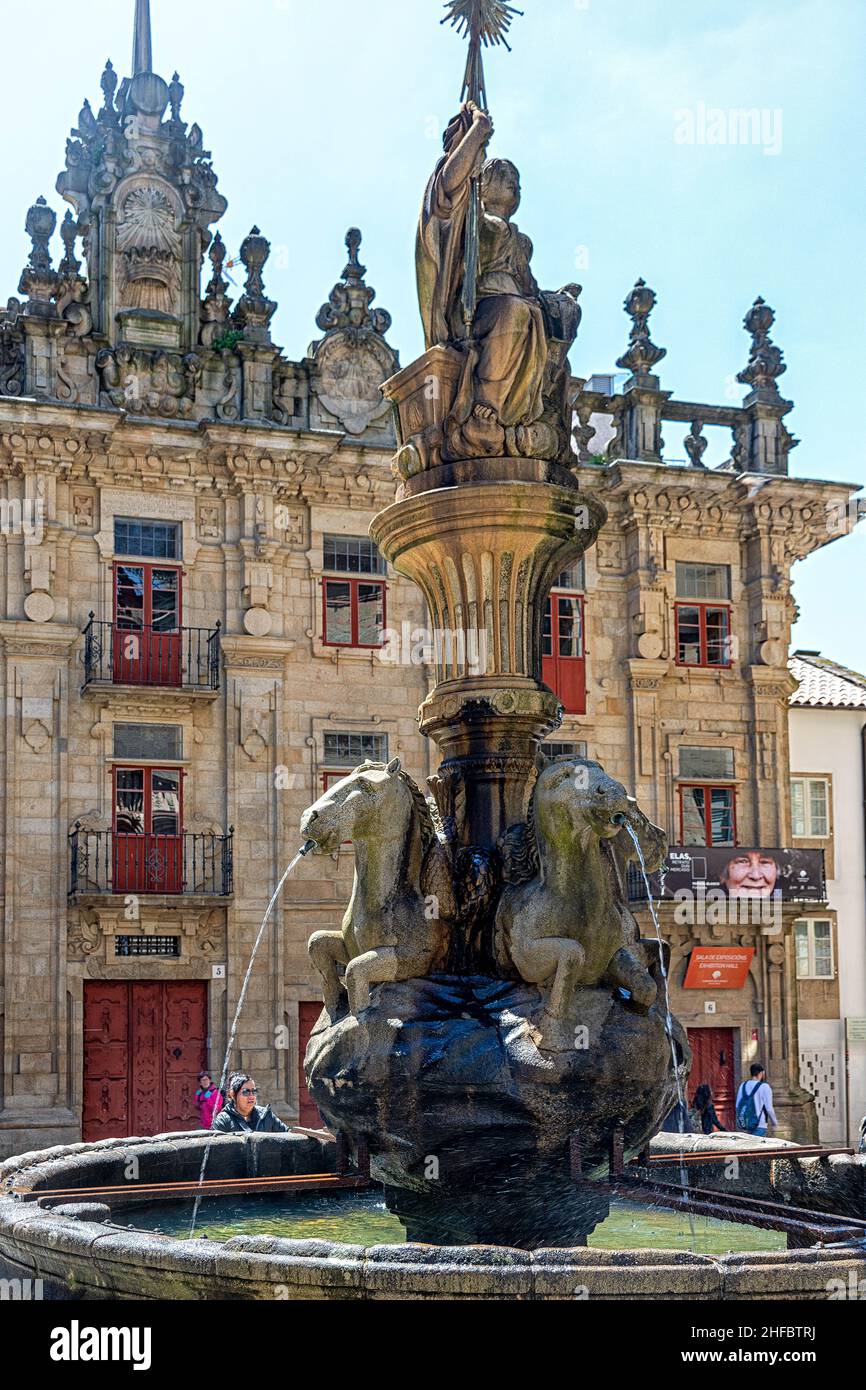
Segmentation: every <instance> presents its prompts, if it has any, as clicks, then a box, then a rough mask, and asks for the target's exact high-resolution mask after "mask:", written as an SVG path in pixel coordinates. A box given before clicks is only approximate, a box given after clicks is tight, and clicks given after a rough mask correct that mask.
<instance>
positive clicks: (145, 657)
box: [112, 564, 183, 686]
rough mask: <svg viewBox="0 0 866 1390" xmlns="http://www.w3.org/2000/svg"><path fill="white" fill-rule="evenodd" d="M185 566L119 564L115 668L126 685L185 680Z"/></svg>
mask: <svg viewBox="0 0 866 1390" xmlns="http://www.w3.org/2000/svg"><path fill="white" fill-rule="evenodd" d="M181 578H182V576H181V571H180V570H179V569H178V568H176V567H175V568H169V567H168V566H162V565H127V564H116V565H115V567H114V636H113V644H112V673H113V679H114V681H115V683H116V684H120V685H161V686H168V685H180V684H181V680H182V663H183V635H182V633H181V626H180V623H181Z"/></svg>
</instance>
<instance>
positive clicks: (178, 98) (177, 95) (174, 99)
mask: <svg viewBox="0 0 866 1390" xmlns="http://www.w3.org/2000/svg"><path fill="white" fill-rule="evenodd" d="M185 90H186V89H185V87H184V85H183V83H182V82H181V80H180V73H177V72H176V73H175V74H174V76H173V77H172V79H171V85H170V86H169V89H168V99H169V101H170V102H171V119H172V120H173V121H177V122H178V123H179V122H180V108H181V103H182V102H183V98H184V92H185Z"/></svg>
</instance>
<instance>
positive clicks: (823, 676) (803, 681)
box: [788, 652, 866, 709]
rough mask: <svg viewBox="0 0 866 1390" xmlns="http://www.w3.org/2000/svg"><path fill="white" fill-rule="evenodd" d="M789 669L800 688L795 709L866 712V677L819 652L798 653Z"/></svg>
mask: <svg viewBox="0 0 866 1390" xmlns="http://www.w3.org/2000/svg"><path fill="white" fill-rule="evenodd" d="M788 667H789V669H790V671H791V674H792V676H793V677H794V679H795V680H797V681H799V682H800V684H799V687H798V688H797V690H795V691H794V694H793V695H792V696H791V701H790V703H791V704H792V705H800V706H811V707H812V708H821V709H866V676H861V675H860V673H859V671H851V670H849V669H848V667H847V666H840V665H838V663H837V662H835V661H828V660H827V658H826V657H823V656H821V655H820V653H818V652H795V653H794V655H793V656H792V657H791V659H790V661H789V662H788Z"/></svg>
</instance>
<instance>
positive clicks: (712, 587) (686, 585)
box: [677, 560, 731, 599]
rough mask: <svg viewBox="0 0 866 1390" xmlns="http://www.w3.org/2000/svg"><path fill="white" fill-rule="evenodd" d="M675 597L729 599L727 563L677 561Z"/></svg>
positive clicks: (729, 582)
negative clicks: (700, 563)
mask: <svg viewBox="0 0 866 1390" xmlns="http://www.w3.org/2000/svg"><path fill="white" fill-rule="evenodd" d="M677 597H678V598H698V599H713V598H721V599H730V597H731V570H730V566H729V565H693V564H688V563H684V562H683V561H680V560H678V561H677Z"/></svg>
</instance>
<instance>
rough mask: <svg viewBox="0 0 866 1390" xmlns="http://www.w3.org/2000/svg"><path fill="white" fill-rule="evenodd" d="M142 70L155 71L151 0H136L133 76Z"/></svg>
mask: <svg viewBox="0 0 866 1390" xmlns="http://www.w3.org/2000/svg"><path fill="white" fill-rule="evenodd" d="M140 72H153V39H152V35H151V27H150V0H135V35H134V38H133V46H132V74H133V77H135V76H137V74H138V73H140Z"/></svg>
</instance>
